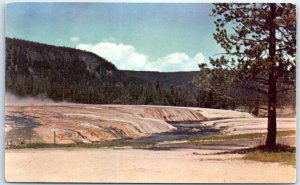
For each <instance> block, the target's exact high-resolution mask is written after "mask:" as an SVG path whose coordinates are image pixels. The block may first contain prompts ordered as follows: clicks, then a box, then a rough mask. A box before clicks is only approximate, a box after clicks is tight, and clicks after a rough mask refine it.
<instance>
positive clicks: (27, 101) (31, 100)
mask: <svg viewBox="0 0 300 185" xmlns="http://www.w3.org/2000/svg"><path fill="white" fill-rule="evenodd" d="M60 103H65V102H60ZM48 104H57V102H55V101H53V100H51V99H49V98H48V97H47V95H46V94H38V95H37V96H35V97H32V96H27V97H19V96H17V95H15V94H13V93H11V92H5V105H48Z"/></svg>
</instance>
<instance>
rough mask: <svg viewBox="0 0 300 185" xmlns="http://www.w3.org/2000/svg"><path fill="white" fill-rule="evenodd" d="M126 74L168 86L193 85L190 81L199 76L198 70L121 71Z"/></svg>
mask: <svg viewBox="0 0 300 185" xmlns="http://www.w3.org/2000/svg"><path fill="white" fill-rule="evenodd" d="M123 72H124V73H125V74H126V76H129V77H134V78H138V79H142V80H144V81H147V82H150V83H152V84H156V83H160V84H162V85H169V86H186V87H187V86H189V87H193V84H192V81H193V79H194V78H196V77H197V76H199V71H188V72H183V71H182V72H156V71H128V70H124V71H123Z"/></svg>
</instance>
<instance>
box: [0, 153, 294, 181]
mask: <svg viewBox="0 0 300 185" xmlns="http://www.w3.org/2000/svg"><path fill="white" fill-rule="evenodd" d="M215 152H217V151H216V150H214V151H213V150H199V149H179V150H167V151H166V150H165V151H153V150H140V149H128V148H127V149H83V148H82V149H22V150H6V151H5V177H6V180H7V181H10V182H45V181H46V182H186V183H187V182H203V183H204V182H211V183H212V182H215V183H218V182H231V183H233V182H240V183H254V182H259V183H264V182H268V183H272V182H276V183H279V182H280V183H292V182H295V175H296V169H295V168H294V167H292V166H286V165H281V164H278V163H261V162H252V161H251V162H250V161H244V160H241V159H237V158H240V157H242V155H238V154H230V155H229V154H227V155H213V154H212V153H215ZM202 154H209V155H202Z"/></svg>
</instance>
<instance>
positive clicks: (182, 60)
mask: <svg viewBox="0 0 300 185" xmlns="http://www.w3.org/2000/svg"><path fill="white" fill-rule="evenodd" d="M212 7H213V5H212V4H202V3H173V4H171V3H10V4H8V5H7V8H6V15H5V18H6V20H5V36H6V37H11V38H19V39H24V40H30V41H36V42H40V43H46V44H51V45H56V46H67V47H72V48H77V49H81V50H85V51H91V52H93V53H95V54H97V55H99V56H101V57H104V58H106V59H107V60H109V61H110V62H112V63H113V64H115V65H116V67H117V68H118V69H127V70H143V71H162V72H170V71H196V70H199V68H198V63H203V62H206V63H208V58H209V57H211V56H213V55H215V54H217V53H221V52H222V50H221V48H220V47H219V46H218V45H217V43H216V41H215V40H214V39H213V32H214V30H215V27H214V23H213V21H214V19H213V17H210V16H209V14H210V13H211V9H212Z"/></svg>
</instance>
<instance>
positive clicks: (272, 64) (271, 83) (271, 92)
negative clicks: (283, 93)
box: [266, 3, 277, 148]
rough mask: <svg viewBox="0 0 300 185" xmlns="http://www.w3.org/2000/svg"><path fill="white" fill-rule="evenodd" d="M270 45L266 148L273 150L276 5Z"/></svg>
mask: <svg viewBox="0 0 300 185" xmlns="http://www.w3.org/2000/svg"><path fill="white" fill-rule="evenodd" d="M270 9H271V12H270V20H269V23H270V24H269V25H270V38H269V39H270V41H269V42H270V43H269V54H270V57H269V59H270V60H269V89H268V134H267V140H266V147H267V148H273V147H275V146H276V132H277V126H276V101H277V89H276V81H277V78H276V75H275V74H274V72H275V71H276V70H275V68H276V64H275V55H276V50H275V49H276V35H275V23H274V19H275V16H276V4H274V3H271V4H270Z"/></svg>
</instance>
